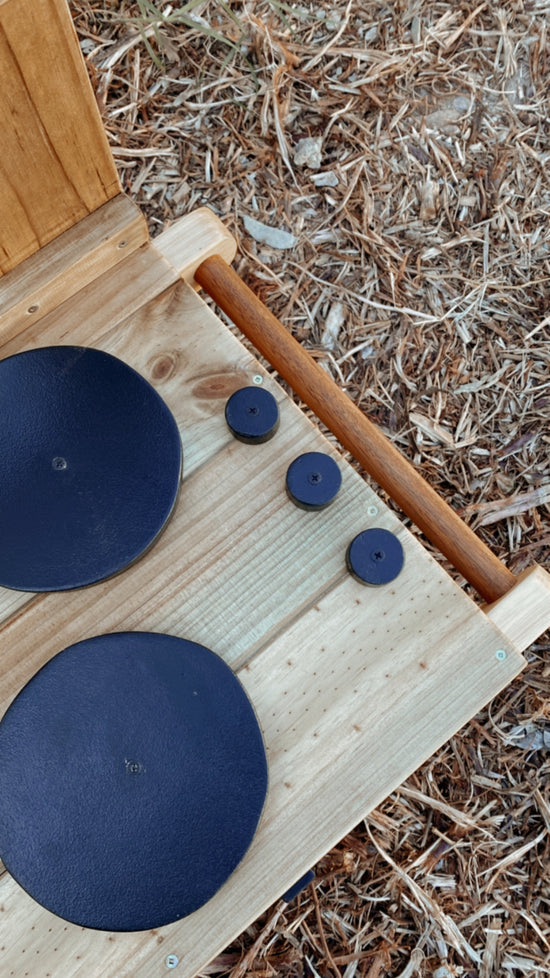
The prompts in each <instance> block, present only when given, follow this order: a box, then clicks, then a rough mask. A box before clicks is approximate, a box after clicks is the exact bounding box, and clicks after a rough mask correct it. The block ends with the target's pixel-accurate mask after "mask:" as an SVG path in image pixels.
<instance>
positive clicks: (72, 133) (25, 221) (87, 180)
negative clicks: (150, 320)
mask: <svg viewBox="0 0 550 978" xmlns="http://www.w3.org/2000/svg"><path fill="white" fill-rule="evenodd" d="M0 91H1V93H2V97H1V99H0V133H1V134H2V136H1V139H2V152H1V154H0V273H4V272H6V271H8V270H9V269H10V268H13V267H14V266H15V265H17V264H18V263H19V262H20V261H22V260H23V259H24V258H27V257H28V256H29V255H31V254H33V253H34V252H35V251H37V250H38V249H39V248H40V247H42V245H44V244H46V243H47V242H48V241H51V240H52V239H53V238H55V237H57V235H58V234H61V232H62V231H65V230H66V229H67V228H69V227H71V226H72V225H73V224H75V223H76V222H77V221H79V220H81V219H82V218H83V217H85V216H86V215H87V214H90V213H91V212H92V211H94V210H95V209H96V208H97V207H100V206H101V204H104V203H105V202H106V201H107V200H110V198H111V197H114V196H115V195H116V194H118V193H119V192H120V185H119V181H118V177H117V173H116V169H115V165H114V162H113V159H112V156H111V153H110V150H109V146H108V143H107V138H106V136H105V132H104V130H103V126H102V123H101V118H100V115H99V111H98V108H97V105H96V101H95V98H94V95H93V92H92V88H91V85H90V81H89V79H88V75H87V72H86V67H85V65H84V62H83V59H82V56H81V53H80V48H79V46H78V40H77V37H76V33H75V30H74V26H73V23H72V20H71V17H70V14H69V10H68V7H67V4H66V2H65V0H5V2H4V3H2V4H0Z"/></svg>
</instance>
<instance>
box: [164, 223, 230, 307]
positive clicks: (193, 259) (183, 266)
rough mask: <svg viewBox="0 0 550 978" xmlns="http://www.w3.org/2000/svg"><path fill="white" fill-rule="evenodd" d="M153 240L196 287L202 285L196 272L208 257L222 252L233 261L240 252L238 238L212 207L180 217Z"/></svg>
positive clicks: (189, 282) (184, 277)
mask: <svg viewBox="0 0 550 978" xmlns="http://www.w3.org/2000/svg"><path fill="white" fill-rule="evenodd" d="M152 243H153V245H154V247H155V248H156V249H157V251H159V252H160V254H161V255H162V256H163V258H165V259H166V261H168V262H169V263H170V264H171V265H172V266H173V267H174V268H175V269H176V270H177V272H178V274H179V275H180V277H181V278H183V279H184V280H185V281H186V282H187V283H188V284H189V285H191V286H193V288H198V285H197V283H196V282H195V272H196V270H197V268H198V267H199V265H200V264H201V263H202V262H203V261H205V259H206V258H210V257H211V256H212V255H221V257H222V258H223V259H224V261H226V262H228V263H229V262H232V261H233V259H234V257H235V255H236V253H237V242H236V241H235V238H234V237H233V235H232V234H231V232H230V231H228V230H227V228H226V227H225V225H224V224H223V223H222V221H220V219H219V217H216V215H215V214H214V212H213V211H211V210H210V208H209V207H199V208H197V210H195V211H192V212H191V213H190V214H186V215H185V216H184V217H180V218H178V220H176V221H174V222H173V224H171V225H170V227H169V228H167V229H166V231H163V232H162V233H161V234H159V235H158V237H156V238H153V242H152Z"/></svg>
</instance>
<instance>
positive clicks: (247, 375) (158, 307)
mask: <svg viewBox="0 0 550 978" xmlns="http://www.w3.org/2000/svg"><path fill="white" fill-rule="evenodd" d="M139 254H140V252H136V255H135V256H132V257H131V258H130V259H128V262H124V263H123V265H122V266H120V269H119V270H118V271H119V273H120V272H121V271H122V269H123V268H125V266H126V265H127V264H129V263H131V262H133V261H136V260H137V256H139ZM148 256H149V258H151V257H154V256H152V255H151V253H150V252H149V251H148ZM157 259H158V255H157V258H156V259H154V260H157ZM158 260H160V261H162V260H161V259H158ZM164 264H166V263H164ZM171 273H172V274H173V270H171ZM111 275H114V270H112V271H111V272H109V273H107V275H106V276H104V278H108V277H109V276H111ZM96 285H97V283H94V286H93V287H88V289H85V290H83V293H81V294H80V296H78V297H73V298H72V299H71V300H68V302H67V303H65V304H64V306H62V307H61V308H60V310H58V313H57V315H54V314H53V313H52V314H50V315H49V316H48V317H46V318H45V320H43V321H42V323H41V324H36V325H35V326H34V327H32V328H31V329H30V330H28V331H27V332H26V333H25V334H22V335H21V336H20V337H19V338H18V342H21V341H22V340H24V341H25V343H32V337H33V331H36V330H38V329H39V327H40V326H41V329H40V332H39V334H38V335H39V338H40V340H41V341H42V342H43V343H47V342H58V341H59V340H60V339H61V341H63V342H86V331H87V330H88V329H90V336H89V337H88V340H87V342H89V343H90V345H94V346H97V347H99V348H101V349H104V350H106V351H108V352H110V353H113V354H114V355H116V356H119V357H121V358H123V359H125V360H126V361H127V362H128V363H130V364H131V365H132V366H133V367H135V368H136V369H137V370H139V371H140V373H142V374H143V375H144V376H145V377H147V379H149V380H150V381H151V383H153V384H154V385H155V387H156V388H157V389H158V391H159V393H160V394H161V395H162V396H163V397H164V399H165V400H166V402H167V403H168V405H169V406H170V408H171V409H172V411H173V412H174V415H175V417H176V419H177V422H178V425H179V427H180V431H181V435H182V442H183V446H184V480H183V485H182V490H181V496H180V499H179V502H178V505H177V507H176V511H175V514H174V516H173V518H172V520H171V521H170V523H169V524H168V526H167V528H166V530H165V532H164V533H163V535H162V536H161V538H160V539H159V540H158V542H157V544H156V545H155V547H153V548H152V550H151V551H150V552H149V553H148V554H147V555H146V556H145V557H144V558H143V559H142V560H141V561H139V562H138V563H136V564H135V565H134V566H133V567H131V568H130V569H129V570H128V571H127V572H125V573H123V574H121V575H119V576H118V577H116V578H113V579H112V580H110V581H106V582H104V583H103V584H99V585H96V586H94V587H90V588H87V589H85V590H82V591H73V592H68V593H65V594H50V595H40V596H35V597H33V598H31V599H30V600H29V596H25V595H22V596H20V597H21V599H22V600H23V601H24V602H26V603H25V604H24V606H23V607H21V608H19V609H17V610H16V611H14V608H13V602H12V603H11V604H9V603H8V598H10V596H12V594H13V593H12V592H9V593H8V592H6V593H5V595H4V596H1V597H2V601H1V602H0V619H1V624H0V653H1V655H2V674H1V677H0V711H1V712H3V710H4V709H5V708H6V706H7V704H8V703H9V702H10V701H11V699H12V698H13V697H14V696H15V695H16V694H17V692H18V691H19V689H20V688H21V687H22V686H23V685H24V683H25V682H26V681H28V679H29V678H30V677H31V676H32V675H33V674H34V672H35V671H36V670H37V669H38V668H39V667H40V666H41V665H42V664H43V663H44V662H46V661H47V660H48V659H49V658H50V657H51V656H52V655H54V654H55V653H56V652H58V651H60V650H61V649H62V648H64V647H66V646H67V645H68V644H71V643H72V642H74V641H78V640H80V639H83V638H85V637H87V636H90V635H93V634H97V633H98V632H106V631H109V630H121V629H127V628H129V629H138V628H139V629H151V630H162V631H165V632H170V633H172V634H176V635H181V636H182V637H187V638H191V639H194V640H195V641H200V642H203V643H205V644H206V645H208V646H210V647H211V648H214V649H215V650H216V651H218V652H221V654H222V655H223V656H224V658H225V659H226V661H228V662H231V663H232V665H233V668H235V669H236V670H238V674H239V676H240V678H241V680H242V682H243V683H244V685H245V687H246V688H247V690H248V692H249V694H250V696H251V698H252V701H253V703H254V707H255V709H256V711H257V714H258V717H259V720H260V723H261V726H262V730H263V733H264V737H265V742H266V748H267V752H268V761H269V775H270V784H269V794H268V800H267V805H266V809H265V812H264V815H263V817H262V821H261V824H260V828H259V831H258V833H257V835H256V837H255V839H254V842H253V844H252V847H251V849H250V850H249V852H248V854H247V856H246V858H245V860H244V861H243V863H242V864H241V866H240V867H239V868H238V869H237V871H236V872H235V873H234V874H233V875H232V877H231V878H230V880H229V881H228V883H227V884H226V886H224V887H223V889H222V890H221V891H220V892H219V893H218V894H217V895H216V897H215V898H214V900H212V901H210V902H209V903H208V904H207V905H206V906H205V907H204V908H202V909H201V910H199V911H198V912H197V913H195V914H193V915H191V917H189V918H187V919H185V920H183V921H181V922H179V923H177V924H173V925H170V926H169V927H165V928H162V929H161V930H160V931H157V932H146V933H141V934H106V933H101V932H95V931H90V930H85V929H83V928H80V927H76V926H74V925H71V924H67V923H65V922H64V921H62V920H59V919H58V918H56V917H54V916H53V915H52V914H50V913H49V912H48V911H46V910H43V909H42V908H40V907H39V906H38V905H37V904H36V903H34V901H33V900H32V899H31V898H30V897H29V896H28V895H27V894H25V893H24V892H23V891H22V890H21V889H20V887H19V886H18V885H17V884H16V883H15V882H14V880H13V879H12V878H11V877H10V875H9V874H4V875H3V876H2V877H1V878H0V907H2V908H3V911H1V912H0V947H2V952H1V954H0V963H1V966H2V974H7V975H9V974H10V973H11V972H12V971H13V973H14V974H15V975H18V974H21V973H23V974H24V971H25V970H28V971H29V975H32V978H42V976H45V975H47V974H50V975H51V976H52V978H81V976H83V975H89V974H91V973H92V971H93V974H94V978H157V976H158V978H161V976H164V975H165V974H166V964H165V961H166V956H167V954H169V953H174V954H176V955H177V956H178V957H179V959H180V963H179V965H178V969H177V972H176V973H177V974H178V975H181V976H185V978H189V976H191V975H193V974H195V973H196V972H197V971H198V970H199V969H200V968H201V967H203V966H204V965H205V964H206V963H207V962H208V961H209V960H210V959H211V958H212V957H213V956H214V955H215V954H216V953H217V952H218V951H219V950H221V949H222V948H223V947H225V946H226V945H227V944H228V943H229V941H230V940H231V939H232V938H233V937H235V936H236V934H238V933H239V932H240V931H242V930H243V929H244V928H245V927H246V926H247V925H248V924H249V923H250V922H251V921H252V920H253V919H255V918H256V917H257V916H258V914H259V913H261V912H262V911H263V910H264V909H265V907H266V906H267V905H269V904H270V903H271V902H272V901H273V900H274V899H276V898H277V897H278V896H279V895H280V894H281V893H282V892H284V890H285V889H286V888H287V887H288V886H289V885H290V884H291V883H293V882H294V881H295V880H296V878H297V877H298V876H300V875H301V874H302V873H303V871H304V870H305V869H307V868H309V867H310V866H311V865H312V864H314V863H315V861H316V860H317V859H318V858H319V857H320V856H321V855H323V854H324V853H325V852H326V851H327V849H328V848H330V846H331V845H332V844H333V843H335V842H336V841H338V840H339V839H340V838H341V837H342V836H343V835H344V834H345V833H346V832H347V831H348V830H349V829H350V828H351V827H352V825H354V824H356V822H357V821H358V820H359V819H360V818H361V817H362V816H363V815H364V814H365V813H366V812H367V811H368V810H369V809H370V808H372V807H373V806H374V805H376V804H377V803H378V802H379V801H380V800H382V798H383V797H384V796H385V795H386V794H387V793H388V792H389V791H391V790H392V789H393V788H395V787H397V786H398V785H399V783H400V782H401V780H402V779H403V778H404V777H406V776H407V774H409V773H410V772H411V771H412V770H414V768H415V767H416V766H417V765H418V764H419V763H420V762H421V761H423V760H424V759H425V758H426V757H427V756H429V755H430V753H431V752H432V751H434V750H435V749H437V748H438V747H439V745H440V744H441V743H442V742H443V741H444V740H445V739H447V738H448V737H449V736H450V735H451V734H452V733H454V732H455V731H456V729H457V728H458V727H460V725H461V724H463V723H464V722H465V721H466V720H468V719H469V718H470V717H471V716H472V715H473V714H474V713H475V712H476V711H477V710H478V709H479V708H480V707H481V706H482V705H483V704H484V703H485V702H487V701H488V700H489V699H491V697H492V696H494V695H495V694H496V693H497V692H498V691H499V690H500V689H501V688H502V687H503V686H504V685H506V683H508V682H509V681H510V679H511V678H513V676H515V675H516V674H517V673H518V672H519V671H520V670H521V668H522V667H523V665H524V660H523V658H522V657H521V655H520V654H519V653H518V652H517V651H516V650H515V649H514V648H513V647H512V646H511V644H510V643H508V642H506V641H505V640H504V639H503V636H502V634H501V632H500V631H499V630H498V629H497V628H496V627H495V626H494V625H493V623H492V622H491V621H490V620H489V619H488V618H487V617H486V616H485V615H484V614H483V613H482V612H481V611H480V610H479V609H478V608H477V607H476V606H475V604H474V603H473V602H472V601H470V599H469V598H468V597H467V596H466V595H465V594H464V593H463V592H462V591H461V590H460V589H459V588H458V587H457V586H456V585H455V584H454V583H453V581H452V580H451V579H450V578H449V577H448V575H446V574H445V572H444V571H443V570H442V568H441V567H439V565H438V564H436V562H435V561H434V560H433V559H432V558H431V557H430V556H429V555H427V554H426V552H425V551H424V549H423V548H422V546H421V545H420V544H419V542H418V541H417V540H416V539H415V538H414V537H413V536H412V535H411V534H410V533H409V532H408V531H407V530H406V529H405V528H404V527H403V526H402V524H401V523H400V521H399V519H398V518H397V517H396V515H395V514H394V513H392V512H391V511H390V510H388V509H387V507H385V506H384V504H383V503H382V502H381V501H380V500H379V499H378V497H377V496H376V495H375V494H374V493H373V492H372V491H371V490H370V489H369V488H368V486H366V485H365V483H364V482H363V480H362V479H361V478H360V477H359V476H358V474H357V473H356V472H355V471H354V470H353V469H352V468H351V467H350V466H348V465H347V463H345V462H344V461H343V460H342V459H341V458H340V457H339V456H335V457H338V458H339V464H340V466H341V468H342V472H343V487H342V490H341V492H340V494H339V495H338V496H337V498H336V500H335V501H334V503H333V504H332V506H331V507H330V508H329V509H327V510H326V511H323V512H321V513H308V512H303V511H301V510H298V509H296V508H295V507H294V506H293V505H292V504H291V503H290V501H289V500H288V499H287V497H286V494H285V491H284V474H285V470H286V466H287V464H288V462H289V461H290V460H291V459H292V458H294V457H295V455H296V454H298V453H300V452H301V451H305V450H311V449H321V450H326V451H328V452H331V453H333V452H334V448H333V447H331V445H330V444H329V443H328V442H327V441H326V439H324V437H323V436H322V435H321V434H320V433H319V432H318V430H317V429H316V428H315V427H313V426H312V425H311V423H310V422H309V421H308V420H307V419H306V418H305V417H304V415H303V414H302V413H301V412H300V411H299V409H298V408H297V407H296V406H295V405H294V404H293V403H292V402H291V401H290V400H289V399H288V398H287V397H286V395H285V394H284V393H283V392H282V390H281V389H280V388H279V387H278V386H277V385H276V384H275V383H274V382H273V381H272V380H271V379H270V378H269V377H268V376H267V375H265V373H264V372H263V371H262V369H261V368H260V366H259V364H258V363H257V361H256V360H255V359H254V358H253V357H252V356H251V355H250V354H249V353H248V352H247V351H246V350H245V349H244V348H243V347H242V345H241V344H240V343H239V342H238V340H237V339H236V338H235V337H234V336H233V335H232V334H231V333H230V331H229V330H227V329H226V328H225V327H224V326H223V325H222V324H221V323H220V322H219V320H218V319H217V317H216V316H214V314H213V313H212V312H211V311H210V310H209V309H208V308H207V307H206V305H205V304H204V303H203V301H202V300H201V299H200V297H199V296H198V295H197V294H196V293H195V292H194V291H193V289H192V288H190V287H189V286H187V285H185V284H184V283H182V282H179V283H176V284H172V285H171V286H170V287H169V288H168V289H167V290H165V291H164V292H163V293H162V294H160V295H156V296H154V298H152V299H151V300H150V301H149V302H148V303H147V305H145V306H144V307H141V308H134V309H133V310H132V311H131V313H130V314H129V315H128V316H126V318H122V316H121V308H120V306H119V305H117V303H116V301H115V298H114V296H111V298H110V300H109V302H110V305H109V302H108V303H107V309H105V310H103V311H102V313H101V314H100V312H99V311H98V310H97V309H96V314H95V315H96V318H95V320H94V321H93V326H92V327H91V328H90V322H89V320H88V319H86V318H85V317H82V316H79V315H78V302H79V301H80V302H81V303H82V306H81V309H86V308H87V303H88V302H89V301H90V298H89V296H87V295H86V293H87V292H88V290H89V289H90V288H92V291H93V290H94V289H95V286H96ZM94 296H95V298H94V301H96V302H97V295H95V293H94ZM67 306H70V307H71V310H72V321H73V326H74V332H73V333H72V334H71V333H69V332H68V330H69V318H68V317H67V313H66V307H67ZM109 310H111V312H113V316H114V320H111V318H110V316H109ZM117 317H118V318H117ZM16 342H17V341H15V340H14V341H13V342H12V344H11V347H12V350H13V348H14V347H15V345H16ZM255 374H263V377H264V384H265V385H266V386H267V387H268V388H269V389H270V390H272V392H273V393H274V394H275V396H276V397H277V399H278V401H279V403H280V410H281V425H280V428H279V431H278V432H277V435H276V436H275V438H274V439H273V440H272V441H270V442H268V443H266V444H264V445H260V446H251V445H243V444H241V443H240V442H236V441H235V440H234V439H233V438H232V436H231V435H230V433H229V431H228V428H227V426H226V424H225V420H224V405H225V400H226V398H227V396H228V395H229V394H230V393H232V391H233V390H235V389H237V388H238V387H240V386H243V384H245V383H249V382H250V381H251V379H252V377H253V375H255ZM373 524H374V525H378V526H384V527H385V528H387V529H390V530H392V531H393V532H395V533H397V534H398V535H399V538H400V540H401V542H402V544H403V547H404V551H405V566H404V570H403V571H402V574H401V575H400V577H399V578H398V579H397V581H395V583H394V584H393V585H390V586H388V587H385V588H378V589H376V588H365V587H363V586H362V585H360V584H358V583H357V582H356V581H354V580H353V579H352V578H351V577H349V575H348V574H347V572H346V569H345V561H344V554H345V549H346V546H347V543H348V541H349V539H350V537H351V535H354V534H355V532H358V531H359V530H361V529H364V528H365V527H366V526H369V525H373ZM4 600H5V602H6V603H4ZM10 600H11V598H10ZM498 649H502V650H505V651H506V658H505V659H504V660H502V661H501V659H500V658H497V657H496V655H495V651H496V650H498ZM22 966H24V968H23V970H22ZM31 969H34V970H31Z"/></svg>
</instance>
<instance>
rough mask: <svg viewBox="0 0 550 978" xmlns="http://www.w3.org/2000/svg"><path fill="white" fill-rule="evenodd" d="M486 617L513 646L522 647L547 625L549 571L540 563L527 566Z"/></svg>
mask: <svg viewBox="0 0 550 978" xmlns="http://www.w3.org/2000/svg"><path fill="white" fill-rule="evenodd" d="M484 610H485V612H486V614H487V617H488V618H490V619H491V621H492V622H493V624H494V625H496V626H497V628H499V629H500V631H501V632H502V633H503V634H504V635H506V637H507V638H508V639H509V641H510V642H513V643H514V645H515V647H516V648H517V649H519V650H520V652H523V651H524V649H526V648H528V647H529V645H532V643H533V642H536V640H537V638H539V636H540V635H542V633H543V632H545V631H546V629H547V628H550V574H548V572H547V571H545V570H544V568H543V567H539V566H538V565H535V566H534V567H528V568H527V570H525V571H523V573H522V574H519V575H518V578H517V584H516V585H515V586H514V587H513V588H512V590H511V591H508V594H505V595H504V597H502V598H500V600H499V601H496V602H495V603H494V604H492V605H488V606H486V607H485V609H484Z"/></svg>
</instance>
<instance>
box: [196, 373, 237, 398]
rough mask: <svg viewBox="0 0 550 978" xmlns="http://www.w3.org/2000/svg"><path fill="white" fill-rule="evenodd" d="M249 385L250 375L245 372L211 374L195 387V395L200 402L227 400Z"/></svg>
mask: <svg viewBox="0 0 550 978" xmlns="http://www.w3.org/2000/svg"><path fill="white" fill-rule="evenodd" d="M247 383H248V375H247V374H246V373H245V371H244V370H231V371H227V372H223V373H215V374H209V375H208V377H202V378H201V379H200V380H199V382H198V383H197V384H195V386H194V387H193V395H194V396H195V397H198V398H199V399H200V400H211V399H214V398H223V399H224V400H227V398H228V397H231V394H234V393H235V391H238V390H239V389H240V388H241V387H245V386H246V384H247Z"/></svg>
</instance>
